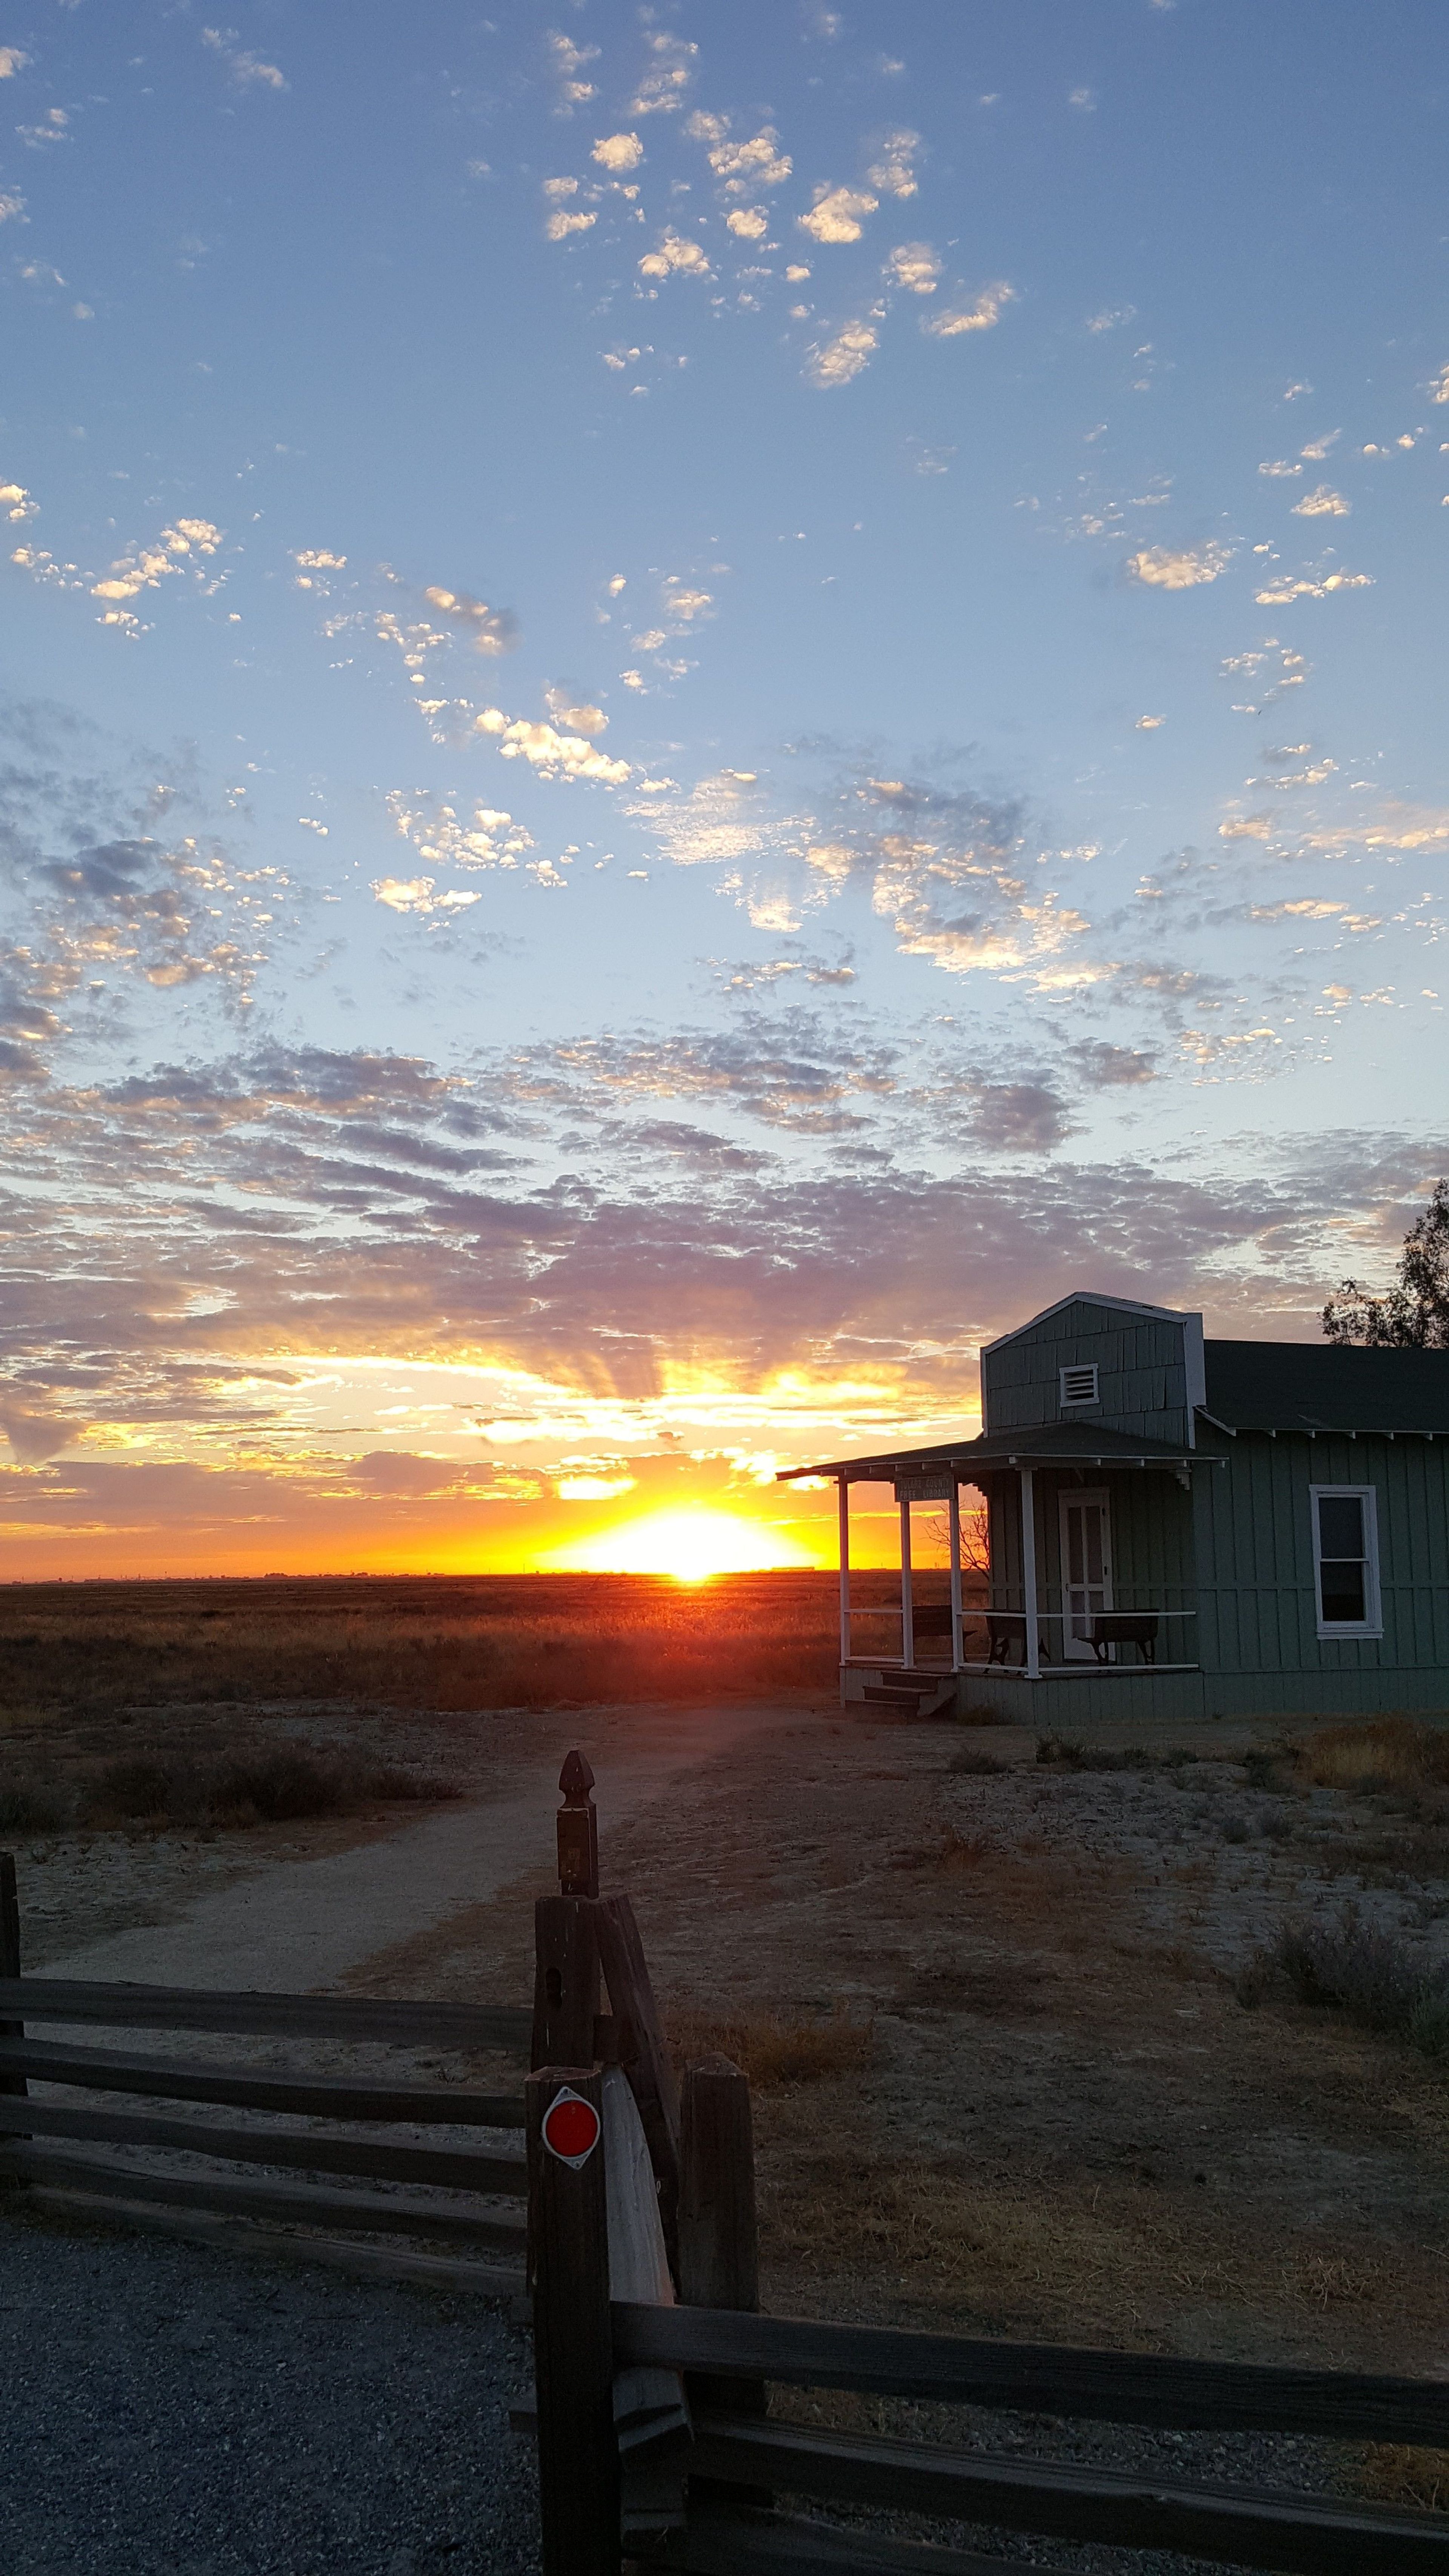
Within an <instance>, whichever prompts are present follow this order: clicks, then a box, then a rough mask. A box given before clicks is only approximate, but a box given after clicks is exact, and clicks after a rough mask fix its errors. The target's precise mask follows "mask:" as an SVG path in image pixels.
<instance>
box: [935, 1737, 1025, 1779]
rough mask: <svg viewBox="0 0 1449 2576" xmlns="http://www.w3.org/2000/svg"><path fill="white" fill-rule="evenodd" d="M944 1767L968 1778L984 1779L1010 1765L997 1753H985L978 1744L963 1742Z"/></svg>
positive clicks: (1008, 1767)
mask: <svg viewBox="0 0 1449 2576" xmlns="http://www.w3.org/2000/svg"><path fill="white" fill-rule="evenodd" d="M946 1768H947V1770H948V1771H955V1772H957V1773H960V1774H964V1775H965V1776H966V1777H967V1778H970V1779H982V1780H984V1779H987V1778H989V1777H994V1776H996V1775H998V1774H1000V1773H1001V1772H1003V1771H1009V1770H1010V1769H1011V1765H1010V1763H1009V1762H1003V1760H1002V1758H1001V1756H1000V1754H999V1753H987V1752H985V1751H984V1750H983V1748H982V1747H981V1746H980V1745H976V1744H963V1745H961V1746H960V1747H959V1749H958V1750H957V1751H956V1752H955V1753H953V1754H952V1756H951V1759H950V1761H949V1762H948V1763H947V1765H946Z"/></svg>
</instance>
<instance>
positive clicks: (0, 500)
mask: <svg viewBox="0 0 1449 2576" xmlns="http://www.w3.org/2000/svg"><path fill="white" fill-rule="evenodd" d="M0 512H3V514H4V516H5V517H6V518H7V519H8V520H9V521H10V522H11V525H12V526H19V525H20V524H21V523H22V522H23V521H24V520H26V519H34V518H36V517H38V516H39V512H40V503H39V502H38V501H32V499H31V497H30V494H29V493H28V492H27V491H26V489H25V486H24V484H23V483H0Z"/></svg>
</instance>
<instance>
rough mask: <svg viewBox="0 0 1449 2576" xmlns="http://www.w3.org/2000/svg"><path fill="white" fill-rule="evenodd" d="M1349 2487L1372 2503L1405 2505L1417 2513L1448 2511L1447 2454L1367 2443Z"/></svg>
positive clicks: (1406, 2445) (1397, 2444) (1405, 2445)
mask: <svg viewBox="0 0 1449 2576" xmlns="http://www.w3.org/2000/svg"><path fill="white" fill-rule="evenodd" d="M1353 2484H1354V2489H1355V2492H1356V2493H1357V2494H1359V2495H1361V2496H1367V2497H1369V2498H1370V2499H1371V2500H1372V2502H1373V2503H1375V2504H1406V2505H1409V2506H1415V2507H1417V2508H1418V2510H1419V2512H1420V2513H1445V2512H1449V2451H1429V2450H1416V2449H1415V2448H1414V2447H1413V2445H1412V2444H1410V2443H1408V2442H1370V2443H1369V2444H1368V2446H1367V2448H1366V2449H1365V2450H1364V2452H1363V2454H1362V2457H1361V2458H1360V2460H1359V2463H1358V2468H1357V2473H1356V2475H1355V2477H1354V2480H1353Z"/></svg>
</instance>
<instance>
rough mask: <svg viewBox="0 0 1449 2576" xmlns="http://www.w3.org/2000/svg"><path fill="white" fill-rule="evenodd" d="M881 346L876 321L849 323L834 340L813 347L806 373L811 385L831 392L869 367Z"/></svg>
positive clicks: (848, 382) (806, 363)
mask: <svg viewBox="0 0 1449 2576" xmlns="http://www.w3.org/2000/svg"><path fill="white" fill-rule="evenodd" d="M879 346H880V333H879V332H878V331H877V329H876V327H875V325H874V323H873V322H847V323H846V324H845V325H844V327H843V328H842V329H841V330H839V331H837V332H836V334H835V336H834V338H833V339H830V340H825V341H822V342H821V343H820V345H819V346H818V347H817V348H814V349H812V350H811V352H810V354H809V357H808V358H807V360H806V362H805V372H806V375H807V376H808V377H809V379H810V382H811V383H812V385H819V386H820V387H821V389H822V391H824V392H831V391H833V390H834V388H835V387H836V386H838V385H848V384H851V383H852V382H853V381H854V379H855V378H856V377H857V376H858V375H859V374H860V372H861V369H862V368H863V367H868V366H869V364H870V362H871V359H872V358H873V357H874V355H875V352H876V350H877V349H878V348H879Z"/></svg>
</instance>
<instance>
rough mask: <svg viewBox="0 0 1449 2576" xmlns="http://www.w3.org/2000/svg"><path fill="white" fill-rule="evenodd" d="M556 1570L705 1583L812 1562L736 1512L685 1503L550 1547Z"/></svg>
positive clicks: (793, 1544)
mask: <svg viewBox="0 0 1449 2576" xmlns="http://www.w3.org/2000/svg"><path fill="white" fill-rule="evenodd" d="M545 1562H546V1564H547V1566H548V1568H549V1570H550V1571H551V1572H556V1573H560V1574H564V1573H574V1574H667V1575H671V1576H672V1577H673V1579H674V1581H675V1582H676V1583H707V1582H708V1581H709V1579H710V1576H711V1575H713V1574H753V1573H757V1572H759V1571H761V1570H762V1569H766V1568H769V1567H772V1566H787V1565H799V1566H811V1565H813V1564H814V1562H815V1560H814V1558H813V1557H812V1556H811V1554H810V1551H809V1549H808V1548H804V1547H801V1546H800V1544H799V1542H798V1541H797V1540H795V1539H792V1538H786V1537H785V1536H784V1534H783V1532H782V1531H780V1530H777V1529H772V1528H771V1527H770V1525H769V1523H768V1522H765V1521H753V1520H746V1519H744V1518H743V1517H742V1515H740V1514H739V1513H736V1512H716V1511H709V1510H705V1509H697V1510H691V1509H689V1508H685V1509H683V1510H677V1511H662V1512H648V1513H646V1514H645V1515H644V1517H643V1518H642V1519H641V1520H637V1521H624V1522H621V1523H620V1524H619V1525H618V1526H617V1527H615V1528H614V1529H608V1530H596V1531H595V1532H594V1533H593V1535H592V1536H591V1537H589V1538H581V1539H574V1540H572V1541H571V1542H570V1543H569V1545H568V1546H567V1547H558V1548H554V1549H552V1550H551V1551H550V1553H549V1555H548V1557H547V1558H546V1560H545Z"/></svg>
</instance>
